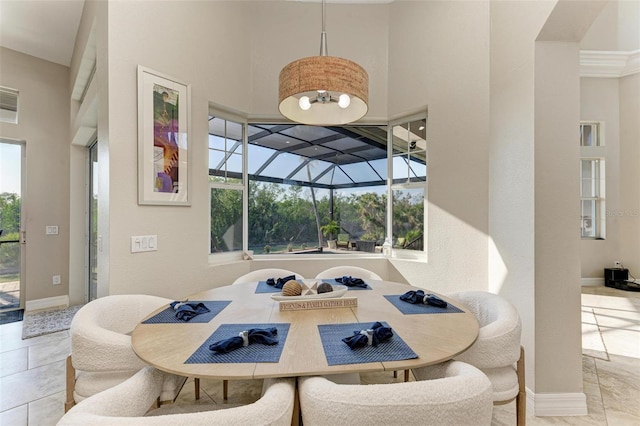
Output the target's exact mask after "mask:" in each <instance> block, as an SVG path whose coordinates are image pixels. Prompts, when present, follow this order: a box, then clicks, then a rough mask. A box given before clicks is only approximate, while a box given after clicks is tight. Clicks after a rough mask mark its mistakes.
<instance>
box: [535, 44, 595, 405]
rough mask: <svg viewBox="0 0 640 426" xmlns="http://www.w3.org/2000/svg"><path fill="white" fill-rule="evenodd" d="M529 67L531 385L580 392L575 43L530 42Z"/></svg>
mask: <svg viewBox="0 0 640 426" xmlns="http://www.w3.org/2000/svg"><path fill="white" fill-rule="evenodd" d="M534 73H535V74H534V81H535V104H534V108H535V127H534V134H535V142H534V146H535V148H534V162H535V165H534V173H535V283H536V284H535V355H534V357H535V358H534V363H535V365H534V369H535V372H536V374H535V375H536V379H535V391H536V393H562V392H565V393H579V392H582V363H581V361H580V360H581V348H582V342H581V332H580V327H581V326H580V321H581V318H580V235H579V233H578V229H579V218H580V203H579V176H578V166H577V164H576V163H577V159H578V158H579V155H580V152H579V146H578V143H576V141H575V135H576V128H577V126H578V123H579V121H580V103H579V100H580V76H579V50H578V44H577V43H575V42H560V41H557V42H554V41H538V42H536V46H535V65H534ZM560 182H561V183H562V184H561V185H560V184H559V183H560ZM585 408H586V406H585Z"/></svg>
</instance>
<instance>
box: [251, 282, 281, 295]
mask: <svg viewBox="0 0 640 426" xmlns="http://www.w3.org/2000/svg"><path fill="white" fill-rule="evenodd" d="M255 292H256V293H280V292H282V289H281V288H276V287H275V286H273V285H269V284H267V282H266V281H258V286H257V287H256V291H255Z"/></svg>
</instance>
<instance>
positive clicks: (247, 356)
mask: <svg viewBox="0 0 640 426" xmlns="http://www.w3.org/2000/svg"><path fill="white" fill-rule="evenodd" d="M289 325H290V324H289V323H276V324H221V325H220V327H218V329H217V330H216V331H214V332H213V334H212V335H211V336H209V338H208V339H207V340H206V341H205V342H204V343H203V344H202V345H201V346H200V347H199V348H198V349H197V350H196V351H195V352H194V353H193V354H192V355H191V356H190V357H189V358H188V359H187V360H186V361H185V362H184V363H185V364H209V363H247V362H279V361H280V354H281V353H282V348H283V347H284V343H285V341H286V340H287V334H289ZM267 327H276V328H277V329H278V343H277V344H275V345H271V346H269V345H261V344H258V343H253V344H250V345H249V346H243V347H241V348H238V349H236V350H234V351H231V352H229V353H226V354H219V353H216V352H213V351H211V350H209V345H210V344H212V343H213V342H217V341H218V340H223V339H228V338H229V337H235V336H237V335H238V333H240V332H241V331H244V330H248V329H250V328H267Z"/></svg>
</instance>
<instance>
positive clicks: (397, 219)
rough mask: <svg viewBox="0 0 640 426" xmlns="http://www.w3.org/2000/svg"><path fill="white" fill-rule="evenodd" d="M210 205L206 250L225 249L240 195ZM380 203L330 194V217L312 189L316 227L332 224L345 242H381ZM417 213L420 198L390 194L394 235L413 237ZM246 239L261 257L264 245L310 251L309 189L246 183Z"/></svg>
mask: <svg viewBox="0 0 640 426" xmlns="http://www.w3.org/2000/svg"><path fill="white" fill-rule="evenodd" d="M211 202H212V204H211V207H212V219H211V234H212V240H213V241H212V250H213V251H216V250H219V251H227V250H230V249H231V248H230V247H227V245H225V244H224V241H223V240H222V238H221V237H222V236H223V235H224V233H225V232H227V230H228V229H229V227H230V226H231V225H236V226H235V228H234V229H240V227H239V226H238V223H237V222H238V221H240V220H241V217H242V215H241V211H240V209H241V208H242V207H241V206H242V200H241V194H240V192H239V191H235V190H220V191H219V193H218V194H217V195H216V196H214V194H213V193H212V201H211ZM386 204H387V195H386V194H378V193H376V192H373V191H369V192H362V193H351V194H348V193H344V192H340V191H336V192H335V193H334V200H333V217H332V216H331V212H330V200H329V195H328V192H327V191H326V190H317V189H316V207H317V212H318V216H319V219H320V223H329V222H330V221H331V220H335V221H336V222H337V223H338V224H339V226H340V231H339V232H338V233H342V232H347V233H348V234H349V235H350V236H351V239H362V240H369V241H377V242H381V241H383V240H384V238H385V227H386ZM423 209H424V208H423V200H422V198H421V196H418V195H415V194H413V195H412V194H411V193H408V192H407V193H404V192H402V191H397V193H396V194H395V195H394V217H393V229H394V236H403V237H404V236H414V235H415V236H419V235H420V234H421V233H422V229H423V223H424V222H423V221H424V214H423ZM248 234H249V248H250V249H251V250H254V251H256V252H257V253H260V252H263V251H264V248H265V247H266V246H269V249H270V251H271V252H281V251H287V247H291V248H293V249H294V250H296V249H299V248H301V247H303V245H306V246H307V247H314V246H315V245H316V244H317V240H318V226H317V223H316V218H315V209H314V206H313V201H312V196H311V191H310V189H309V188H307V187H302V186H296V185H286V184H278V183H270V182H256V181H250V182H249V230H248ZM216 237H217V239H215V240H214V238H216ZM235 241H236V242H237V244H239V245H240V244H241V241H242V239H241V238H240V236H238V237H237V238H236V239H235ZM214 242H215V244H214ZM240 248H241V247H239V246H238V247H236V248H234V249H235V250H239V249H240Z"/></svg>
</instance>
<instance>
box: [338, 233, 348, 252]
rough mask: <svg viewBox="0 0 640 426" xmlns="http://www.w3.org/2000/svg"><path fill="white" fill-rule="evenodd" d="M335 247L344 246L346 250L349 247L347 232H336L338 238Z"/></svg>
mask: <svg viewBox="0 0 640 426" xmlns="http://www.w3.org/2000/svg"><path fill="white" fill-rule="evenodd" d="M336 247H338V248H340V247H344V248H346V249H347V250H349V248H350V244H349V234H338V240H337V241H336Z"/></svg>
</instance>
